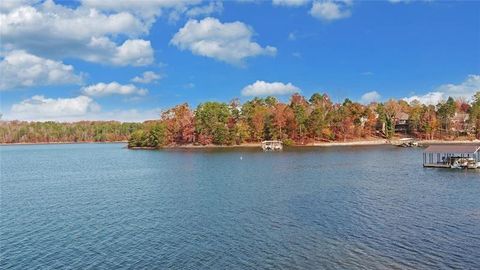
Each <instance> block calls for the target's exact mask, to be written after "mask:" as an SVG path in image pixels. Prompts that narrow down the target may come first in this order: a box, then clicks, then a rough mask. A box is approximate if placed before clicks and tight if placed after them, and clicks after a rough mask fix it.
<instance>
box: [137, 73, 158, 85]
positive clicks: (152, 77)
mask: <svg viewBox="0 0 480 270" xmlns="http://www.w3.org/2000/svg"><path fill="white" fill-rule="evenodd" d="M161 78H162V75H160V74H157V73H155V72H153V71H145V72H144V73H143V74H142V76H141V77H140V76H136V77H135V78H133V79H132V82H136V83H151V82H156V81H158V80H160V79H161Z"/></svg>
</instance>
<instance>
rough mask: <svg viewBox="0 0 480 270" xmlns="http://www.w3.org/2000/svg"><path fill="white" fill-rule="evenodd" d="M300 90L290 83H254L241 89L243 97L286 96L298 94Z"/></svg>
mask: <svg viewBox="0 0 480 270" xmlns="http://www.w3.org/2000/svg"><path fill="white" fill-rule="evenodd" d="M299 91H300V88H298V87H296V86H295V85H293V84H291V83H287V84H284V83H281V82H271V83H269V82H265V81H256V82H255V83H253V84H250V85H247V86H245V87H244V88H243V89H242V95H243V96H269V95H288V94H293V93H296V92H299Z"/></svg>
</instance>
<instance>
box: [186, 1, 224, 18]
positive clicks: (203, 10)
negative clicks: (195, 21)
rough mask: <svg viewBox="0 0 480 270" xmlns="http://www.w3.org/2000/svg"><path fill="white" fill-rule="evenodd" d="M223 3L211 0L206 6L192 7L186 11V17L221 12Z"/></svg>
mask: <svg viewBox="0 0 480 270" xmlns="http://www.w3.org/2000/svg"><path fill="white" fill-rule="evenodd" d="M222 11H223V3H222V2H221V1H212V2H210V3H209V4H208V5H206V6H200V7H193V8H191V9H190V10H188V11H187V12H186V15H187V16H188V17H201V16H208V15H210V14H213V13H222Z"/></svg>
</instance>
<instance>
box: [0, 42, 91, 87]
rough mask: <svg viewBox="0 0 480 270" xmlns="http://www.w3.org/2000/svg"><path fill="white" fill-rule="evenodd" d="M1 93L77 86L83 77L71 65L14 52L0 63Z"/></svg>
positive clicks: (22, 52)
mask: <svg viewBox="0 0 480 270" xmlns="http://www.w3.org/2000/svg"><path fill="white" fill-rule="evenodd" d="M0 78H1V80H0V91H1V90H12V89H16V88H22V87H32V86H40V85H60V84H77V83H81V82H82V76H81V75H77V74H75V73H74V69H73V67H72V66H70V65H65V64H63V63H62V62H58V61H53V60H49V59H45V58H41V57H38V56H35V55H32V54H29V53H26V52H24V51H12V52H9V53H7V54H6V55H5V57H4V59H3V60H2V61H1V62H0Z"/></svg>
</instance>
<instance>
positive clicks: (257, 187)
mask: <svg viewBox="0 0 480 270" xmlns="http://www.w3.org/2000/svg"><path fill="white" fill-rule="evenodd" d="M124 146H125V145H123V144H72V145H31V146H6V147H0V159H1V160H0V166H1V168H0V169H1V175H0V176H1V183H0V184H1V186H0V188H1V190H0V192H1V193H0V195H1V197H0V199H1V212H0V214H1V220H0V221H1V223H0V255H1V260H0V268H2V269H36V268H41V269H42V268H43V269H47V268H48V269H51V268H76V269H88V268H90V269H98V268H108V269H121V268H135V269H141V268H149V269H165V268H173V269H251V268H257V269H265V268H269V269H321V268H323V269H386V268H389V269H438V268H458V269H478V268H479V267H480V225H479V224H480V172H478V171H477V172H473V171H457V170H449V169H424V168H423V167H422V164H421V162H422V154H421V149H403V148H402V149H401V148H393V147H388V146H380V147H372V146H369V147H343V148H342V147H340V148H302V149H294V150H288V149H287V150H286V151H283V152H281V153H263V152H261V151H258V150H257V149H228V150H219V149H207V150H198V149H197V150H165V151H132V150H127V149H124Z"/></svg>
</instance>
